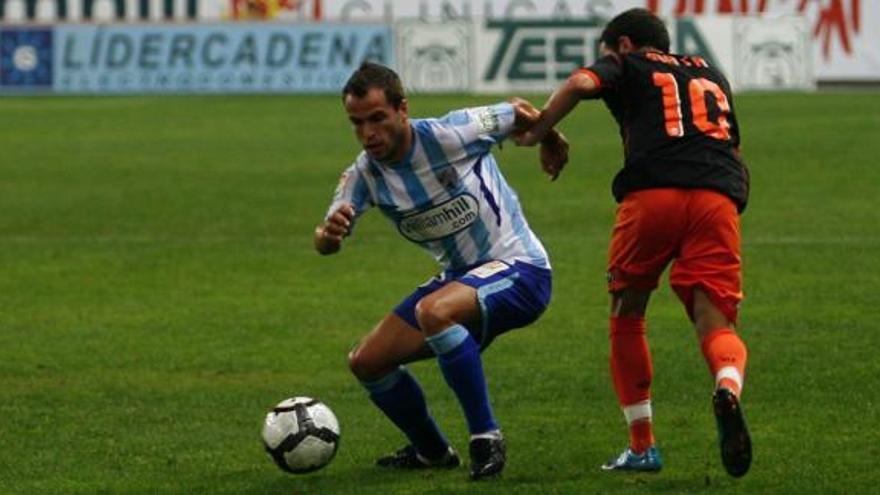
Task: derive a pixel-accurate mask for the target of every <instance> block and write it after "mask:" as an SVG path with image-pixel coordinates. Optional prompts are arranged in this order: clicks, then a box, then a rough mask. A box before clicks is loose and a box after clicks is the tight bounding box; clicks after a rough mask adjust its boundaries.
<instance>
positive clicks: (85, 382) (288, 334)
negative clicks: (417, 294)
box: [0, 92, 880, 494]
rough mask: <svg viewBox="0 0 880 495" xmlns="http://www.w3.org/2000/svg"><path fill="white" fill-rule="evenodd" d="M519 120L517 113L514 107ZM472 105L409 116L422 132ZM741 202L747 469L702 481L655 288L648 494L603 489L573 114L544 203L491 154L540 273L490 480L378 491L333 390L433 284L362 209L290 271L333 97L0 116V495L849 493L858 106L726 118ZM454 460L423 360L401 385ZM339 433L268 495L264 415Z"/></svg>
mask: <svg viewBox="0 0 880 495" xmlns="http://www.w3.org/2000/svg"><path fill="white" fill-rule="evenodd" d="M541 98H542V97H539V98H537V100H538V101H540V100H541ZM493 101H495V98H492V97H464V96H447V97H438V96H420V95H414V96H412V97H411V102H410V103H411V105H410V108H411V114H412V115H414V116H436V115H439V114H442V113H445V112H446V111H448V110H451V109H454V108H459V107H463V106H470V105H477V104H481V103H489V102H493ZM736 103H737V111H738V116H739V119H740V122H741V125H742V129H743V153H744V155H745V157H746V158H747V160H748V163H749V165H750V167H751V172H752V180H753V191H752V199H751V204H750V206H749V209H748V210H747V211H746V213H745V215H744V217H743V235H744V260H745V290H746V294H747V299H746V301H745V302H744V304H743V307H742V313H741V315H742V316H741V326H740V329H741V334H742V335H743V336H744V338H745V340H746V342H747V344H748V346H749V350H750V360H749V370H748V377H747V380H746V389H745V395H744V404H745V409H746V413H747V417H748V420H749V422H750V427H751V431H752V436H753V440H754V443H755V458H754V464H753V466H752V471H751V472H750V473H749V474H748V476H746V477H745V478H743V479H741V480H733V479H731V478H729V477H727V476H726V474H724V471H723V468H722V467H721V464H720V460H719V455H718V451H717V448H716V443H715V442H716V439H715V428H714V420H713V418H712V415H711V412H710V410H711V409H710V407H711V406H710V399H709V397H710V391H711V379H710V377H709V374H708V372H707V370H706V367H705V364H704V362H703V360H702V356H701V355H700V352H699V348H698V345H697V342H696V339H695V338H694V335H693V331H692V330H691V329H689V325H688V322H687V320H686V317H685V315H684V312H683V311H682V309H681V308H680V306H679V305H678V303H677V301H676V300H675V298H674V295H673V294H672V293H671V292H670V290H669V289H668V287H666V286H665V282H664V286H663V288H662V289H661V290H660V291H659V292H658V293H657V294H656V295H655V297H654V299H653V301H652V306H651V309H650V313H649V337H650V342H651V346H652V350H653V353H654V365H655V387H654V388H655V397H654V401H655V415H656V432H657V436H658V442H659V446H660V448H661V450H662V452H663V455H664V457H665V461H666V468H665V470H664V471H663V472H662V473H660V474H659V475H653V476H651V475H638V476H627V475H618V474H617V473H614V474H606V473H602V472H600V471H599V469H598V466H599V464H600V463H601V462H603V461H604V460H606V459H607V458H608V457H610V456H612V455H613V454H615V453H617V452H618V451H619V449H621V448H622V447H623V446H624V445H625V441H626V432H625V427H624V421H623V418H622V415H621V414H620V411H619V410H618V408H617V405H616V402H615V399H614V395H613V391H612V387H611V384H610V381H609V373H608V367H607V356H608V345H607V316H606V313H607V295H606V293H605V285H604V270H603V269H604V262H605V252H606V245H607V238H608V234H609V228H610V225H611V221H612V215H613V209H614V203H613V201H612V199H611V197H610V193H609V183H610V180H611V178H612V176H613V174H614V172H615V171H616V170H617V168H618V167H619V163H620V161H621V157H620V155H621V146H620V142H619V138H618V136H617V130H616V127H615V126H613V125H612V122H611V120H610V118H609V117H608V115H607V112H606V110H605V109H604V108H603V107H602V106H601V105H600V104H596V103H587V104H584V105H582V106H581V107H580V108H579V109H578V110H576V112H575V114H574V115H573V116H572V117H571V118H570V119H569V120H567V121H566V122H565V123H564V125H563V126H562V128H563V130H564V131H565V132H566V134H567V135H568V136H569V138H570V140H571V141H572V152H571V155H572V160H571V163H570V164H569V166H568V168H567V169H566V170H565V172H564V173H563V175H562V176H561V178H560V180H559V181H558V182H555V183H551V182H549V181H548V180H546V178H545V177H544V176H543V175H542V174H541V173H540V171H539V169H538V166H537V163H536V152H535V151H534V150H531V149H520V148H516V147H514V146H512V145H507V146H505V147H504V148H503V149H502V150H500V151H498V152H497V155H496V156H497V157H498V159H499V162H500V163H501V166H502V168H503V170H504V172H505V174H506V175H507V177H508V179H509V181H510V182H511V183H512V185H513V186H514V187H515V188H516V189H517V191H518V192H519V194H520V197H521V199H522V202H523V204H524V208H525V210H526V213H527V215H528V218H529V220H530V222H531V224H532V226H533V228H534V229H535V230H536V231H537V232H538V234H539V235H540V236H541V237H542V238H543V240H544V241H545V243H546V245H547V248H548V249H549V251H550V255H551V259H552V262H553V264H554V268H555V281H554V285H555V287H554V288H555V291H554V298H553V302H552V303H551V306H550V309H549V310H548V311H547V313H546V314H545V315H544V317H543V318H542V319H541V320H539V321H538V322H537V323H536V324H535V325H533V326H531V327H529V328H526V329H522V330H518V331H515V332H513V333H511V334H508V335H506V336H505V337H503V338H501V339H499V340H497V341H496V342H495V343H494V344H493V346H492V347H491V348H490V349H489V351H487V353H486V354H484V359H485V368H486V370H487V375H488V377H489V381H490V391H491V395H492V398H493V402H494V406H495V409H496V413H497V415H498V416H499V418H500V420H501V423H502V425H503V426H504V428H505V432H506V435H507V438H508V449H509V463H508V467H507V469H506V471H505V473H504V477H503V479H501V480H497V481H495V482H488V483H480V484H477V485H475V484H472V483H470V482H468V481H466V471H465V469H459V470H455V471H451V472H436V473H394V472H384V471H379V470H377V469H375V468H374V467H373V462H374V459H375V458H376V457H377V456H379V455H381V454H384V453H386V452H388V451H390V450H392V449H394V448H397V447H399V446H400V445H401V444H402V443H403V439H402V436H401V435H400V434H399V433H397V432H396V431H395V430H394V429H393V428H392V427H391V425H390V423H388V422H387V420H386V419H385V418H384V417H383V416H382V415H381V414H380V413H379V412H378V411H377V410H376V409H375V408H374V407H373V405H372V404H371V403H370V402H369V401H368V399H367V397H366V395H365V393H364V391H363V390H362V389H361V388H360V386H359V385H358V384H357V382H356V381H355V380H354V379H353V377H352V376H351V375H350V373H349V371H348V369H347V365H346V354H347V352H348V350H349V348H350V347H351V346H352V345H353V344H354V343H355V342H356V341H357V339H358V338H359V336H360V335H362V334H363V333H364V332H366V331H367V330H369V329H370V328H371V326H372V325H373V324H374V323H375V322H376V321H377V320H378V319H379V318H380V317H381V316H382V315H383V314H385V313H386V312H387V311H389V309H390V308H391V307H393V305H394V304H396V303H397V302H398V301H399V299H400V298H401V297H403V296H404V295H406V294H408V293H409V291H410V290H412V288H414V287H415V286H416V285H417V284H419V283H421V282H422V281H424V280H426V279H427V278H429V277H430V276H431V275H432V274H433V273H434V270H435V266H434V264H433V262H432V261H431V260H430V258H429V257H428V256H427V255H426V254H424V253H423V252H422V251H421V250H420V249H418V248H416V247H415V246H413V245H411V244H409V243H407V242H406V241H405V240H403V239H402V238H401V237H400V236H399V235H398V234H397V232H396V229H394V228H393V226H391V225H390V224H389V223H388V222H387V221H385V220H384V219H383V218H382V217H381V215H380V214H378V213H377V212H370V213H369V214H368V215H367V216H366V217H364V219H363V221H362V223H361V224H360V226H359V228H358V231H357V232H356V234H355V235H354V236H353V237H351V238H350V239H349V240H348V242H347V243H346V246H345V247H344V249H343V251H342V252H341V253H340V254H339V255H336V256H333V257H319V256H318V255H317V254H316V253H314V252H313V250H312V247H311V236H312V229H313V227H314V225H315V224H316V223H317V222H318V221H319V220H320V218H321V217H322V215H323V213H324V211H325V208H326V207H327V205H328V202H329V199H330V196H331V194H332V191H333V189H334V187H335V185H336V182H337V178H338V177H339V174H340V172H341V171H342V169H343V168H344V167H345V166H347V165H348V164H349V163H350V161H351V160H352V158H353V157H354V156H355V154H356V153H357V151H358V147H357V144H356V142H355V140H354V138H353V135H352V132H351V129H350V127H349V125H348V123H347V121H346V118H345V115H344V113H343V110H342V108H341V106H340V103H339V99H338V98H337V97H336V96H324V97H282V96H278V97H257V96H252V97H165V98H144V97H116V98H3V99H0V122H2V127H3V128H2V131H0V493H4V494H5V493H21V494H59V493H65V494H70V493H83V494H92V493H211V494H224V493H228V494H249V493H254V494H257V493H313V494H330V493H333V494H336V493H357V494H372V493H375V494H388V493H412V494H425V493H498V494H502V493H503V494H508V493H634V492H649V493H670V494H672V493H690V492H713V493H714V492H718V493H769V492H777V493H866V492H870V491H875V490H877V489H878V488H877V485H878V482H880V471H878V468H877V465H876V462H875V461H876V459H877V458H878V456H880V446H878V445H880V434H878V426H877V425H878V419H880V400H878V390H880V379H878V376H880V361H878V359H877V356H876V353H877V351H878V349H880V328H878V316H880V309H878V301H880V296H878V291H880V234H878V227H880V162H878V155H880V93H876V92H858V93H819V94H751V95H749V94H747V95H741V96H740V97H739V98H738V99H737V102H736ZM412 369H413V370H414V372H415V374H416V376H417V377H418V378H419V379H420V381H421V383H422V384H423V386H424V388H425V392H426V394H427V396H428V398H429V401H430V404H431V406H432V409H433V412H434V414H435V416H436V417H437V418H438V419H439V421H440V423H441V425H442V427H443V428H444V429H445V431H446V432H447V434H448V436H449V437H450V439H451V440H452V441H453V442H454V444H455V445H456V446H457V447H458V448H459V450H462V451H466V431H465V428H464V420H463V418H462V415H461V412H460V410H459V408H458V404H457V402H456V401H455V399H454V397H453V395H452V393H451V391H450V390H448V388H447V387H446V386H445V384H444V383H443V380H442V377H441V375H440V373H439V371H438V370H437V367H436V363H434V362H423V363H418V364H416V365H414V366H413V367H412ZM292 395H308V396H314V397H318V398H320V399H322V400H324V401H325V402H327V403H328V404H329V405H330V406H331V407H332V408H333V409H334V411H335V412H336V413H337V415H338V417H339V419H340V422H341V425H342V444H341V448H340V451H339V453H338V455H337V457H336V459H335V460H334V461H333V463H332V464H331V465H330V466H328V467H327V468H326V469H324V470H322V471H319V472H316V473H313V474H310V475H306V476H292V475H287V474H285V473H282V472H281V471H280V470H278V469H277V468H276V467H275V466H274V465H273V464H272V463H271V461H270V459H269V457H268V456H267V455H266V454H265V453H264V452H263V451H262V448H261V445H260V442H259V431H260V428H261V423H262V418H263V415H264V414H265V411H266V410H267V409H269V408H270V407H271V406H273V405H274V404H275V403H276V402H278V401H280V400H281V399H283V398H285V397H288V396H292Z"/></svg>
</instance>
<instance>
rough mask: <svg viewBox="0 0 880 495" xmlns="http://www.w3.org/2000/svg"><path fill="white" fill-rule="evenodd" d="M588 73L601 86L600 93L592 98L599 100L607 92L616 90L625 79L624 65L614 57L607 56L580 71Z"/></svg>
mask: <svg viewBox="0 0 880 495" xmlns="http://www.w3.org/2000/svg"><path fill="white" fill-rule="evenodd" d="M579 70H580V71H583V72H585V73H587V75H588V76H590V77H592V78H593V80H594V81H595V82H596V83H597V84H598V85H599V89H600V91H599V93H598V94H597V95H595V96H593V97H592V98H599V97H601V94H602V92H603V91H605V90H614V89H616V88H617V87H618V86H619V85H620V82H621V80H622V79H623V65H622V64H621V62H620V60H619V59H618V58H617V57H615V56H614V55H606V56H604V57H602V58H600V59H599V60H597V61H596V62H595V63H594V64H593V65H591V66H589V67H585V68H583V69H579Z"/></svg>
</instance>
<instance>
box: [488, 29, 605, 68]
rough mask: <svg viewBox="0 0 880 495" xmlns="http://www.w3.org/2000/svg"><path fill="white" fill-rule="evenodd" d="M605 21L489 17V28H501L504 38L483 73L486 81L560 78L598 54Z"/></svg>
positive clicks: (590, 60) (589, 61)
mask: <svg viewBox="0 0 880 495" xmlns="http://www.w3.org/2000/svg"><path fill="white" fill-rule="evenodd" d="M604 25H605V21H603V20H601V19H598V18H592V19H586V20H564V19H560V20H537V21H536V20H507V19H505V20H489V21H487V22H486V28H487V29H489V30H496V29H497V30H500V31H501V42H500V43H498V45H497V47H496V49H495V52H494V53H493V54H492V58H491V60H490V62H489V67H488V69H487V70H486V73H485V74H484V75H483V80H484V81H492V80H494V79H496V78H498V77H504V78H506V79H508V80H510V81H541V80H547V79H556V80H561V79H565V78H566V77H568V76H569V74H571V71H573V70H575V69H577V68H579V67H583V66H585V65H587V64H588V63H591V62H592V61H593V60H595V59H596V58H597V56H598V47H599V35H600V34H601V32H602V31H601V28H602V27H603V26H604Z"/></svg>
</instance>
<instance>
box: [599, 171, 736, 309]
mask: <svg viewBox="0 0 880 495" xmlns="http://www.w3.org/2000/svg"><path fill="white" fill-rule="evenodd" d="M670 261H671V262H672V268H671V270H670V272H669V284H670V285H671V286H672V289H673V290H675V292H676V294H678V297H679V299H681V301H682V302H683V303H684V305H685V307H686V308H687V311H688V315H689V316H690V317H691V319H693V303H694V289H696V288H700V289H702V290H703V291H704V292H705V293H706V295H708V296H709V298H710V299H711V300H712V302H713V303H714V304H715V306H716V307H717V308H718V309H719V310H720V311H721V312H722V313H724V315H725V316H727V319H728V320H730V321H732V322H735V321H736V316H737V310H738V308H739V303H740V301H742V298H743V295H742V272H741V260H740V233H739V214H738V213H737V210H736V204H734V202H733V201H732V200H731V199H730V198H728V197H727V196H725V195H723V194H721V193H719V192H716V191H712V190H709V189H673V188H661V189H645V190H641V191H634V192H631V193H629V194H627V195H626V197H625V198H624V199H623V202H621V203H620V205H619V206H618V207H617V218H616V221H615V223H614V231H613V233H612V235H611V247H610V248H609V252H608V291H609V292H617V291H620V290H623V289H626V288H633V289H640V290H653V289H656V288H657V283H658V280H659V279H660V275H661V274H662V273H663V270H664V269H665V268H666V266H667V265H668V264H669V262H670Z"/></svg>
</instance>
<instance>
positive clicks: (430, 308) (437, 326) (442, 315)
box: [416, 297, 452, 335]
mask: <svg viewBox="0 0 880 495" xmlns="http://www.w3.org/2000/svg"><path fill="white" fill-rule="evenodd" d="M451 310H452V308H451V307H450V306H449V305H448V304H446V303H444V302H443V300H442V299H437V298H431V297H426V298H424V299H422V300H421V301H419V302H418V304H416V320H418V322H419V327H421V329H422V331H423V332H425V333H426V334H427V335H433V334H435V333H437V332H439V331H441V330H443V329H444V328H446V327H448V326H449V325H450V323H451V322H452V311H451Z"/></svg>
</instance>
